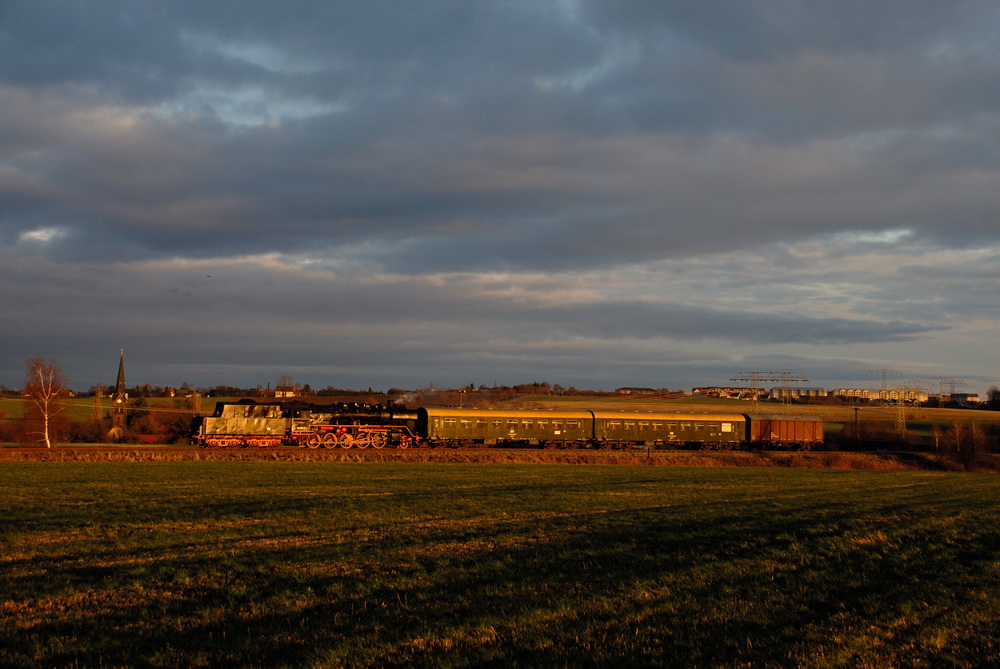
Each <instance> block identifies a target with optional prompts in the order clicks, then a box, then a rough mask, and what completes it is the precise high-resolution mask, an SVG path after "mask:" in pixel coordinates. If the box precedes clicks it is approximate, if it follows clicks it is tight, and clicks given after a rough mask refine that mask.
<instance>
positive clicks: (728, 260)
mask: <svg viewBox="0 0 1000 669" xmlns="http://www.w3.org/2000/svg"><path fill="white" fill-rule="evenodd" d="M998 83H1000V6H998V5H997V4H996V3H992V2H980V1H970V2H963V1H960V0H959V1H955V2H939V1H938V0H882V1H880V2H869V1H864V2H862V1H853V0H847V1H844V2H835V3H833V2H797V1H795V0H767V1H753V0H750V1H747V0H718V1H713V2H656V1H653V0H603V1H598V0H552V1H544V0H523V1H520V0H509V1H508V0H491V1H489V2H485V1H484V2H478V1H474V0H422V1H421V2H412V1H409V0H366V1H365V2H355V3H346V2H339V3H335V2H329V1H328V0H280V1H277V0H274V1H267V0H238V1H237V0H213V1H212V2H204V1H203V0H174V1H171V2H157V1H155V0H140V1H136V0H102V1H101V2H90V3H79V2H71V1H68V0H66V1H57V0H5V2H3V3H0V300H2V307H0V319H2V320H0V332H2V335H0V336H2V339H0V341H2V347H0V384H3V385H6V386H8V387H13V388H18V387H20V386H21V385H22V384H23V379H24V373H25V360H26V359H27V358H28V357H33V356H41V357H45V358H51V359H55V360H57V361H58V363H59V365H60V367H61V368H62V370H63V372H64V374H65V375H66V376H67V378H68V381H69V385H70V387H72V388H76V389H81V390H85V389H87V388H89V387H90V386H92V385H94V384H105V385H107V384H113V383H114V380H115V376H116V373H117V369H118V357H119V352H120V350H121V349H124V351H125V361H126V379H127V381H128V383H129V385H133V384H145V383H149V384H151V385H160V386H179V385H181V384H183V383H189V384H191V385H196V386H197V385H207V386H212V385H223V384H226V385H236V386H245V387H255V386H258V385H261V386H267V385H271V386H272V387H273V385H274V384H275V383H276V381H277V379H278V378H279V377H280V376H282V375H286V376H291V377H292V379H293V380H294V381H295V382H296V383H300V384H310V385H311V386H312V387H314V388H323V387H326V386H334V387H340V388H368V387H372V388H374V389H379V390H385V389H388V388H391V387H399V388H406V389H414V388H422V387H427V386H428V385H431V384H433V385H434V386H437V387H457V386H464V385H468V384H470V383H472V384H474V385H477V386H478V385H481V384H485V385H487V386H492V385H494V384H501V385H514V384H519V383H531V382H536V381H537V382H549V383H552V384H560V385H562V386H564V387H577V388H592V389H614V388H618V387H622V386H644V387H654V388H672V389H690V388H692V387H694V386H699V385H725V384H730V383H731V382H730V379H732V378H738V377H739V376H740V375H741V374H742V373H745V372H749V371H766V372H774V371H782V372H791V373H794V375H795V376H796V378H803V379H808V383H806V382H803V383H799V384H795V385H805V386H811V387H813V386H815V387H826V388H830V389H832V388H838V387H868V388H872V387H878V386H880V385H881V382H882V378H881V377H880V375H879V374H875V373H873V372H872V371H871V370H877V369H885V370H892V373H890V374H888V375H887V377H886V378H887V380H888V383H889V384H890V385H908V384H911V383H916V382H918V381H923V382H925V384H927V383H929V384H930V386H929V387H928V389H929V390H932V391H937V390H938V385H937V384H940V379H942V378H944V379H955V380H961V381H964V384H960V385H959V386H958V388H956V389H957V390H964V391H966V392H979V393H981V394H984V393H985V391H986V389H987V388H988V387H989V386H991V385H994V384H997V383H1000V353H998V350H1000V347H998V346H997V342H998V340H1000V310H998V308H997V307H998V301H1000V85H998Z"/></svg>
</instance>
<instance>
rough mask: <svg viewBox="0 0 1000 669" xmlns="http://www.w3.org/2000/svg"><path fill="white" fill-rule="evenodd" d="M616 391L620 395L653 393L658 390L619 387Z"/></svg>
mask: <svg viewBox="0 0 1000 669" xmlns="http://www.w3.org/2000/svg"><path fill="white" fill-rule="evenodd" d="M615 392H616V393H618V394H619V395H651V394H653V393H655V392H657V390H656V388H618V389H617V390H615Z"/></svg>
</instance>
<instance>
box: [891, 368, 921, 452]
mask: <svg viewBox="0 0 1000 669" xmlns="http://www.w3.org/2000/svg"><path fill="white" fill-rule="evenodd" d="M893 390H894V391H895V393H896V433H897V434H898V435H899V437H900V439H905V438H906V404H905V403H904V401H903V399H904V398H903V396H904V395H906V394H907V393H922V392H924V385H923V382H922V381H904V382H903V385H901V386H895V387H894V388H893Z"/></svg>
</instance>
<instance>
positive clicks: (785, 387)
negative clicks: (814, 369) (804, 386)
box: [729, 371, 809, 411]
mask: <svg viewBox="0 0 1000 669" xmlns="http://www.w3.org/2000/svg"><path fill="white" fill-rule="evenodd" d="M736 374H737V376H735V377H733V378H731V379H729V380H730V381H749V382H750V389H751V390H753V391H754V396H753V408H754V411H757V408H758V406H759V398H760V392H757V391H763V390H764V388H763V387H762V386H760V383H761V382H763V381H772V382H780V383H781V397H782V399H783V401H784V402H786V403H787V402H788V401H789V396H790V395H791V392H790V386H791V384H792V383H793V382H798V381H801V382H804V383H808V382H809V379H806V378H802V372H760V371H756V372H737V373H736Z"/></svg>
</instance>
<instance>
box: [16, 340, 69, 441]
mask: <svg viewBox="0 0 1000 669" xmlns="http://www.w3.org/2000/svg"><path fill="white" fill-rule="evenodd" d="M27 365H28V369H27V371H26V372H25V374H24V394H25V395H26V396H27V397H29V398H30V399H31V401H32V402H34V404H35V406H36V407H37V408H38V412H39V414H40V415H41V422H42V428H41V432H40V433H39V435H40V436H41V437H42V440H43V441H44V442H45V447H46V448H52V430H51V427H52V421H53V419H54V418H55V417H56V416H57V415H59V414H60V413H61V412H62V410H63V407H62V406H61V405H60V404H59V399H60V398H61V397H62V396H63V395H65V394H66V379H65V377H63V374H62V370H60V369H59V365H58V364H57V363H56V361H55V360H46V359H44V358H28V360H27Z"/></svg>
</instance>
